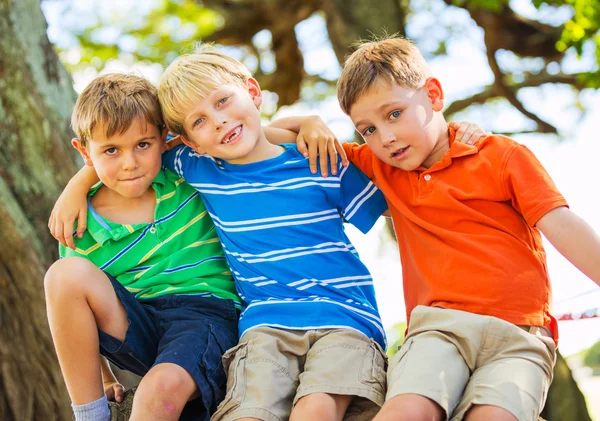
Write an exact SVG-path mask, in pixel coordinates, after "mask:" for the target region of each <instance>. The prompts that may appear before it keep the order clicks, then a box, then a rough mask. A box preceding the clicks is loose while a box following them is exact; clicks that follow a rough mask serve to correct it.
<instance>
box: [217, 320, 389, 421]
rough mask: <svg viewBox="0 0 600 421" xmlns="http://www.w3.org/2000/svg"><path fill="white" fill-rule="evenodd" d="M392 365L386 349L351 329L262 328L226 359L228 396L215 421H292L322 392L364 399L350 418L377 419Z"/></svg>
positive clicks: (354, 403)
mask: <svg viewBox="0 0 600 421" xmlns="http://www.w3.org/2000/svg"><path fill="white" fill-rule="evenodd" d="M386 364H387V359H386V356H385V354H384V352H383V350H382V349H381V347H380V346H379V345H378V344H377V343H376V342H374V341H373V340H371V339H369V338H367V337H366V336H365V335H363V334H362V333H359V332H356V331H354V330H351V329H333V330H331V329H323V330H283V329H275V328H269V327H258V328H255V329H252V330H250V331H248V332H247V333H245V334H244V336H242V338H241V339H240V344H239V345H238V346H236V347H235V348H232V349H230V350H229V351H227V352H226V353H225V355H224V356H223V365H224V367H225V371H226V372H227V394H226V395H225V399H224V400H223V402H222V403H221V404H220V405H219V408H218V409H217V412H216V413H215V414H214V415H213V417H212V418H211V421H218V420H223V421H231V420H236V419H238V418H242V417H254V418H258V419H262V420H265V421H271V420H273V421H283V420H287V419H288V418H289V416H290V412H291V411H292V407H293V405H294V404H295V403H296V402H297V401H298V399H300V398H301V397H303V396H306V395H308V394H311V393H317V392H321V393H330V394H339V395H354V396H356V397H359V398H361V399H357V398H354V399H353V400H352V403H351V404H350V407H349V408H348V411H347V416H346V418H345V419H352V420H371V419H373V416H374V415H375V413H376V412H377V411H378V410H379V407H381V405H383V402H384V400H385V383H386V375H385V368H386ZM357 408H358V409H357Z"/></svg>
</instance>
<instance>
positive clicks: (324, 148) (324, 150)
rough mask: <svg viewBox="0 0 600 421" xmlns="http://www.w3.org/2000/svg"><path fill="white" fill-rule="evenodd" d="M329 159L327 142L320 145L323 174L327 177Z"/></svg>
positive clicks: (320, 161)
mask: <svg viewBox="0 0 600 421" xmlns="http://www.w3.org/2000/svg"><path fill="white" fill-rule="evenodd" d="M327 161H329V156H328V155H327V146H326V145H325V144H320V145H319V163H320V166H321V176H322V177H327V175H328V174H327V173H328V169H327Z"/></svg>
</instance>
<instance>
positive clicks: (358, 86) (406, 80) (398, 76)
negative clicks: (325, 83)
mask: <svg viewBox="0 0 600 421" xmlns="http://www.w3.org/2000/svg"><path fill="white" fill-rule="evenodd" d="M430 76H431V72H430V70H429V67H428V66H427V62H426V61H425V59H424V58H423V56H422V55H421V52H420V51H419V49H418V48H417V47H416V46H415V45H414V44H413V43H412V42H411V41H410V40H408V39H406V38H399V37H390V38H385V39H379V40H374V41H370V42H365V43H363V44H361V45H360V47H359V48H358V49H357V50H356V51H355V52H353V53H352V54H351V55H350V56H349V57H348V59H347V60H346V63H345V64H344V69H343V70H342V74H341V76H340V78H339V80H338V85H337V96H338V101H339V102H340V106H341V107H342V110H343V111H344V112H345V113H346V114H349V113H350V108H351V107H352V105H354V103H355V102H356V101H357V100H358V98H359V96H361V95H362V94H364V93H365V92H367V91H368V90H369V89H370V88H371V87H372V86H373V85H374V84H375V83H376V82H377V81H379V80H384V81H386V82H388V83H391V84H398V85H400V86H402V87H405V88H410V89H418V88H420V87H421V86H423V84H424V83H425V81H426V80H427V78H428V77H430Z"/></svg>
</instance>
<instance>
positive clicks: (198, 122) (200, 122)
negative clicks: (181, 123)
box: [192, 118, 204, 127]
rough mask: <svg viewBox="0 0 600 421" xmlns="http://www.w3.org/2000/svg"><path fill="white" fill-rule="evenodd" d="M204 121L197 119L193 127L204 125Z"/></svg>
mask: <svg viewBox="0 0 600 421" xmlns="http://www.w3.org/2000/svg"><path fill="white" fill-rule="evenodd" d="M203 121H204V119H203V118H199V119H197V120H196V121H194V123H192V127H196V126H197V125H199V124H202V122H203Z"/></svg>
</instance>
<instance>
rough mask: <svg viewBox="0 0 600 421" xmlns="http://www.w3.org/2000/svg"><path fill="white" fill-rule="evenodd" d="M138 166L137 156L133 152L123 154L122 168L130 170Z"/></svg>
mask: <svg viewBox="0 0 600 421" xmlns="http://www.w3.org/2000/svg"><path fill="white" fill-rule="evenodd" d="M137 167H138V161H137V157H136V156H135V153H133V152H129V153H126V154H125V155H124V156H123V170H125V171H132V170H135V169H136V168H137Z"/></svg>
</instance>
